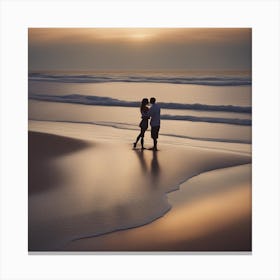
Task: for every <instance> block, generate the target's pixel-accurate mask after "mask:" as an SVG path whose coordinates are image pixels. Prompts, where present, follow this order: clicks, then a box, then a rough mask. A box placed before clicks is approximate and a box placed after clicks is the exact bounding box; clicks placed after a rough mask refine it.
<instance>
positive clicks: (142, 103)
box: [140, 98, 149, 113]
mask: <svg viewBox="0 0 280 280" xmlns="http://www.w3.org/2000/svg"><path fill="white" fill-rule="evenodd" d="M148 103H149V100H148V98H143V99H142V102H141V106H140V111H141V113H142V112H143V110H144V108H145V107H146V105H148Z"/></svg>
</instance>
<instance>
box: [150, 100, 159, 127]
mask: <svg viewBox="0 0 280 280" xmlns="http://www.w3.org/2000/svg"><path fill="white" fill-rule="evenodd" d="M149 115H150V117H151V121H150V124H151V126H152V127H153V126H160V107H159V106H158V105H157V104H156V103H155V104H153V105H152V107H151V108H150V110H149Z"/></svg>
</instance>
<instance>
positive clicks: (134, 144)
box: [133, 133, 141, 148]
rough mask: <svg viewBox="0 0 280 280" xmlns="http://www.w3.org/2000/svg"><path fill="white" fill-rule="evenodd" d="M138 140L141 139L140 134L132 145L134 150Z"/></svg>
mask: <svg viewBox="0 0 280 280" xmlns="http://www.w3.org/2000/svg"><path fill="white" fill-rule="evenodd" d="M140 138H141V133H140V134H139V135H138V136H137V138H136V141H135V142H134V143H133V147H134V148H136V145H137V143H138V141H139V139H140Z"/></svg>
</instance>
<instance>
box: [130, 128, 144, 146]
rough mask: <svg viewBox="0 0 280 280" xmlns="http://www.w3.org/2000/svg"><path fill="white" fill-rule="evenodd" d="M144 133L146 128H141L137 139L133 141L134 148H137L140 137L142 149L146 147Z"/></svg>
mask: <svg viewBox="0 0 280 280" xmlns="http://www.w3.org/2000/svg"><path fill="white" fill-rule="evenodd" d="M144 135H145V130H144V129H142V128H141V132H140V134H139V135H138V136H137V138H136V141H135V142H134V143H133V147H134V148H136V145H137V143H138V141H139V140H140V138H141V146H142V149H143V148H144Z"/></svg>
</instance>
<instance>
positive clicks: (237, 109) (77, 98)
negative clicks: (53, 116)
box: [29, 93, 252, 113]
mask: <svg viewBox="0 0 280 280" xmlns="http://www.w3.org/2000/svg"><path fill="white" fill-rule="evenodd" d="M29 99H34V100H41V101H50V102H62V103H75V104H84V105H96V106H118V107H139V101H125V100H119V99H115V98H111V97H102V96H91V95H81V94H70V95H47V94H33V93H31V94H30V95H29ZM158 104H159V106H160V107H161V108H164V109H175V110H176V109H177V110H198V111H222V112H234V113H252V107H250V106H234V105H207V104H199V103H195V104H183V103H173V102H170V103H166V102H158Z"/></svg>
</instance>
